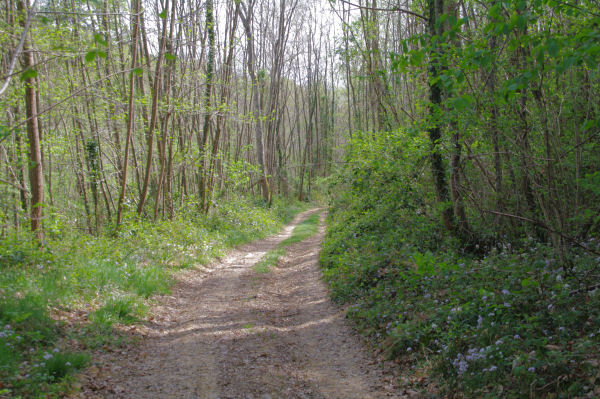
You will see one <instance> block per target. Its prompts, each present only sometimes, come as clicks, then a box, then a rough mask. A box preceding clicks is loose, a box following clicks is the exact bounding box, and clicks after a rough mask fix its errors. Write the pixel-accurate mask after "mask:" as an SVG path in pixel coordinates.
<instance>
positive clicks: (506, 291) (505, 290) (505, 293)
mask: <svg viewBox="0 0 600 399" xmlns="http://www.w3.org/2000/svg"><path fill="white" fill-rule="evenodd" d="M508 294H510V291H509V290H507V289H506V288H505V289H503V290H502V295H508Z"/></svg>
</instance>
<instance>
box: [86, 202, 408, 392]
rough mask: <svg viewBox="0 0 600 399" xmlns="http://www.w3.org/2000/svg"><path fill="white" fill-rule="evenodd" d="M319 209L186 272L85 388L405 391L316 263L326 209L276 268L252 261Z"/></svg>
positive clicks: (90, 376)
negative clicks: (132, 342)
mask: <svg viewBox="0 0 600 399" xmlns="http://www.w3.org/2000/svg"><path fill="white" fill-rule="evenodd" d="M318 211H319V210H318V209H313V210H310V211H307V212H303V213H301V214H299V215H298V216H297V217H296V218H295V219H294V221H293V222H292V223H291V224H290V225H288V226H287V227H286V228H285V229H284V230H283V231H282V232H281V233H280V234H278V235H275V236H272V237H269V238H266V239H264V240H260V241H256V242H254V243H251V244H247V245H244V246H242V247H239V248H238V249H236V250H234V251H232V252H231V253H230V254H229V255H227V256H226V257H224V258H223V259H222V260H221V261H220V262H217V263H215V264H213V265H211V266H210V267H209V268H208V269H207V270H204V271H199V270H194V271H188V272H185V273H182V274H181V275H179V276H178V280H179V282H178V283H177V284H176V286H175V287H174V289H173V294H172V295H170V296H164V297H161V298H159V300H158V303H159V304H158V305H157V306H156V307H155V308H153V312H152V314H153V315H154V317H153V320H152V321H151V322H148V323H146V324H145V325H143V326H141V327H139V328H138V332H139V334H140V335H141V336H143V341H142V343H141V345H139V346H138V347H136V348H134V349H130V350H128V351H126V352H125V351H124V352H122V353H118V354H116V353H113V354H107V355H105V356H104V357H103V358H101V359H100V361H101V362H102V365H101V366H99V367H92V368H91V370H90V371H88V372H87V382H86V383H84V385H83V389H82V395H84V396H83V397H86V398H94V397H96V398H198V399H217V398H218V399H227V398H231V399H242V398H244V399H258V398H260V399H269V398H271V399H276V398H300V399H306V398H315V399H320V398H333V399H337V398H339V399H342V398H343V399H353V398H356V399H378V398H400V397H402V396H401V395H400V394H399V393H398V392H397V391H396V390H395V389H394V387H393V386H392V384H391V382H390V381H392V380H393V377H391V376H389V375H386V374H385V373H383V371H382V369H381V368H380V367H379V366H378V364H377V363H376V362H375V361H374V359H373V357H372V356H371V355H370V354H369V353H368V352H367V351H365V350H364V348H363V345H362V343H361V341H360V339H359V338H358V337H357V336H356V335H355V334H354V332H353V331H352V330H351V328H350V327H349V326H347V325H346V323H345V321H344V317H343V311H342V310H340V309H339V308H337V307H335V306H334V305H333V304H332V303H331V302H330V300H329V297H328V293H327V289H326V287H325V285H324V283H323V282H322V281H321V275H320V270H319V266H318V254H319V250H320V248H319V245H320V242H321V240H322V237H323V234H324V225H323V219H324V214H322V215H321V220H320V227H319V232H318V233H317V234H315V235H314V236H312V237H310V238H309V239H307V240H305V241H303V242H300V243H297V244H293V245H291V246H289V247H288V251H287V255H286V256H285V257H284V258H283V259H280V261H279V262H278V265H277V266H276V267H272V268H271V271H270V272H269V273H265V274H258V273H256V272H255V271H254V270H253V269H252V266H253V265H254V264H255V263H256V262H258V261H259V260H260V258H261V257H262V256H263V255H264V254H265V253H267V252H268V251H269V250H272V249H274V248H275V247H276V246H277V244H279V243H280V242H281V241H283V240H284V239H286V238H287V237H289V236H290V235H291V232H292V230H293V228H294V227H295V226H296V225H297V224H298V222H300V221H302V220H304V219H305V218H307V217H308V216H310V215H311V214H312V213H314V212H318Z"/></svg>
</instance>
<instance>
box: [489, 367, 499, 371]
mask: <svg viewBox="0 0 600 399" xmlns="http://www.w3.org/2000/svg"><path fill="white" fill-rule="evenodd" d="M496 370H498V367H496V366H490V371H496Z"/></svg>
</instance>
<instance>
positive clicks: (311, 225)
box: [253, 213, 319, 274]
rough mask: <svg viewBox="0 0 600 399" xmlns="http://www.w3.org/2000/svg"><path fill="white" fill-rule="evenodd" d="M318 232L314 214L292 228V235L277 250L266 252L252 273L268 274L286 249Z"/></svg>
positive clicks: (316, 217)
mask: <svg viewBox="0 0 600 399" xmlns="http://www.w3.org/2000/svg"><path fill="white" fill-rule="evenodd" d="M318 230H319V213H314V214H312V215H310V216H309V217H308V218H306V219H305V220H303V221H302V222H301V223H299V224H298V225H297V226H296V227H294V231H293V232H292V235H291V236H290V237H288V238H286V239H285V240H283V241H282V242H280V243H279V245H278V246H277V248H275V249H273V250H271V251H269V252H267V253H266V254H265V255H264V256H263V257H262V258H261V259H260V260H259V261H258V262H257V263H256V264H255V265H254V268H253V269H254V271H255V272H256V273H258V274H265V273H268V272H269V270H270V268H271V266H274V265H276V264H277V262H278V261H279V259H280V258H281V257H282V256H284V255H285V254H286V252H287V251H286V247H288V246H290V245H292V244H295V243H298V242H302V241H304V240H306V239H307V238H308V237H310V236H312V235H313V234H316V232H317V231H318Z"/></svg>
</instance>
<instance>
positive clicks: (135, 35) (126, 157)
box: [116, 0, 140, 228]
mask: <svg viewBox="0 0 600 399" xmlns="http://www.w3.org/2000/svg"><path fill="white" fill-rule="evenodd" d="M139 2H140V0H133V10H132V14H133V16H132V18H133V43H132V44H131V69H132V73H130V74H129V101H128V104H127V113H128V116H127V137H126V139H125V140H126V141H125V155H124V156H123V173H122V178H121V194H120V195H119V202H118V206H117V222H116V225H117V228H119V226H120V224H121V218H122V215H123V202H124V201H125V191H126V189H127V165H128V164H129V147H130V146H129V143H130V142H131V135H132V133H133V127H134V124H135V115H134V107H133V100H134V94H135V73H133V70H134V69H135V67H136V65H137V46H138V25H139V19H138V15H137V14H138V12H139V9H140V3H139Z"/></svg>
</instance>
